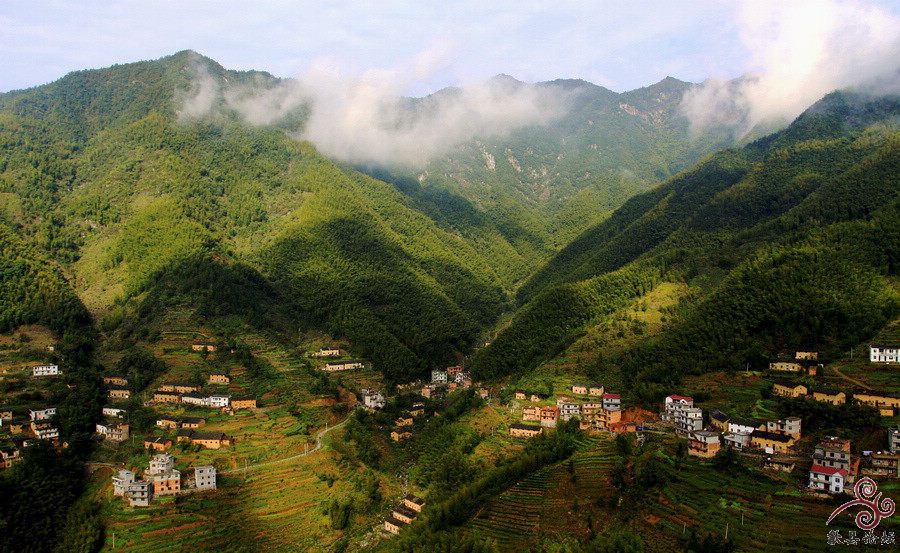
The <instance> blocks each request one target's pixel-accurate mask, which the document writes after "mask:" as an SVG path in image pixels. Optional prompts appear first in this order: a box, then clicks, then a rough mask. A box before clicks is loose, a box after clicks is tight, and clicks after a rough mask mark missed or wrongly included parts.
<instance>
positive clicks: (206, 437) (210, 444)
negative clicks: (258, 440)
mask: <svg viewBox="0 0 900 553" xmlns="http://www.w3.org/2000/svg"><path fill="white" fill-rule="evenodd" d="M233 443H234V438H232V437H231V436H228V435H226V434H223V433H222V432H199V431H197V430H194V431H193V433H192V434H191V444H192V445H202V446H203V447H205V448H207V449H219V448H220V447H223V446H229V445H232V444H233Z"/></svg>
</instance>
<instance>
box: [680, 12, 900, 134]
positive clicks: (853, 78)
mask: <svg viewBox="0 0 900 553" xmlns="http://www.w3.org/2000/svg"><path fill="white" fill-rule="evenodd" d="M736 17H737V22H738V27H739V28H740V37H739V38H740V40H741V41H742V42H743V43H744V44H745V46H746V47H747V49H748V51H749V52H750V55H751V59H750V65H751V66H752V67H754V68H757V70H756V71H755V72H754V73H753V74H752V75H750V76H747V77H744V78H742V79H738V80H734V81H727V80H721V79H709V80H707V81H706V82H704V83H703V85H702V86H700V87H698V88H696V89H694V90H693V91H691V92H690V93H689V94H687V95H686V96H685V98H684V100H683V102H682V108H683V110H684V112H685V113H686V114H687V115H688V117H689V118H690V119H691V122H692V124H693V126H694V128H695V129H703V128H707V127H710V126H719V125H721V126H726V127H731V128H732V129H733V130H734V131H735V132H736V134H738V135H742V134H745V133H747V132H748V131H750V130H751V129H752V128H753V127H754V126H756V125H759V124H763V125H766V124H773V123H779V122H784V121H786V120H790V119H792V118H794V117H796V116H797V115H799V114H800V113H801V112H802V111H803V110H804V109H805V108H807V107H808V106H809V105H811V104H812V103H814V102H815V101H816V100H818V99H819V98H821V97H822V96H824V95H825V94H827V93H828V92H831V91H832V90H835V89H841V88H849V87H858V88H862V89H864V90H865V89H868V90H870V91H872V92H875V93H898V92H900V19H898V18H897V17H893V16H892V15H891V14H890V13H887V12H886V11H884V10H883V9H881V8H879V7H876V6H872V5H867V4H865V3H861V2H856V1H846V0H814V1H791V2H783V1H777V2H760V1H755V0H753V1H746V2H744V3H743V4H742V5H741V6H740V8H739V9H738V11H737V15H736Z"/></svg>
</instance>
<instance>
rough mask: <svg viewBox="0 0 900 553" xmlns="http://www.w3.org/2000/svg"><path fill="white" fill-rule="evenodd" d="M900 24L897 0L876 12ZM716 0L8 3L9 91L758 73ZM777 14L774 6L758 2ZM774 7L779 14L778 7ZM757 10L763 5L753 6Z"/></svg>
mask: <svg viewBox="0 0 900 553" xmlns="http://www.w3.org/2000/svg"><path fill="white" fill-rule="evenodd" d="M865 3H866V4H874V5H876V6H879V7H881V8H882V9H884V10H886V11H887V12H889V13H893V14H897V13H898V12H900V10H898V3H900V0H895V1H888V0H884V1H869V2H865ZM741 5H743V6H744V7H746V2H744V3H742V2H725V1H715V0H680V1H674V2H673V1H656V2H650V1H639V0H627V1H597V2H585V1H582V2H568V1H554V2H529V1H525V0H519V1H513V2H505V1H490V2H485V1H483V0H480V1H477V2H476V1H461V2H428V1H422V0H418V1H413V2H396V1H386V0H383V1H380V2H377V1H376V2H325V1H317V2H288V1H262V0H260V1H256V2H247V3H244V2H237V1H234V2H211V1H193V2H191V1H156V2H149V1H143V2H137V1H122V2H100V1H83V2H80V3H78V5H77V7H76V5H75V4H74V3H71V2H63V1H39V0H3V2H2V3H0V91H6V90H10V89H15V88H23V87H28V86H34V85H38V84H42V83H45V82H49V81H52V80H54V79H56V78H59V77H60V76H62V75H63V74H65V73H67V72H69V71H72V70H76V69H84V68H95V67H104V66H107V65H111V64H114V63H123V62H129V61H136V60H141V59H152V58H158V57H161V56H164V55H167V54H171V53H173V52H176V51H178V50H183V49H187V48H190V49H194V50H197V51H199V52H200V53H202V54H205V55H207V56H209V57H212V58H213V59H215V60H217V61H219V62H220V63H222V64H223V65H225V66H226V67H229V68H233V69H251V68H252V69H262V70H267V71H270V72H272V73H274V74H276V75H279V76H294V75H298V74H302V73H305V72H307V71H308V70H309V69H310V68H312V67H327V68H331V69H333V70H335V71H339V72H341V73H342V74H346V75H351V76H352V75H359V74H363V73H365V72H367V71H373V70H392V71H396V70H397V69H398V68H400V69H406V70H409V71H412V72H413V73H414V74H415V78H413V79H410V81H409V82H408V83H406V84H405V85H404V86H405V87H406V88H407V89H408V90H406V92H409V93H423V92H429V91H432V90H434V89H437V88H440V87H442V86H445V85H448V84H456V83H465V82H471V81H474V80H480V79H483V78H486V77H489V76H491V75H495V74H497V73H501V72H503V73H509V74H511V75H513V76H515V77H518V78H520V79H523V80H527V81H536V80H546V79H553V78H557V77H579V78H584V79H587V80H590V81H592V82H595V83H598V84H602V85H605V86H607V87H609V88H612V89H613V90H627V89H631V88H636V87H639V86H642V85H646V84H650V83H653V82H656V81H658V80H660V79H661V78H663V77H665V76H666V75H672V76H675V77H679V78H682V79H685V80H691V81H702V80H703V79H705V78H706V77H709V76H715V77H733V76H737V75H740V74H743V73H745V72H748V71H752V70H757V69H759V68H758V67H755V65H754V64H756V63H757V58H758V56H755V55H754V53H753V52H752V51H751V50H752V48H750V47H748V43H747V40H746V37H745V39H744V40H741V39H740V38H739V35H740V34H741V33H740V31H741V25H742V20H741V18H740V17H739V16H738V12H739V11H740V6H741ZM757 5H758V6H760V7H759V9H762V10H764V9H766V7H765V6H766V4H765V3H757ZM773 5H774V4H773ZM754 9H756V8H754Z"/></svg>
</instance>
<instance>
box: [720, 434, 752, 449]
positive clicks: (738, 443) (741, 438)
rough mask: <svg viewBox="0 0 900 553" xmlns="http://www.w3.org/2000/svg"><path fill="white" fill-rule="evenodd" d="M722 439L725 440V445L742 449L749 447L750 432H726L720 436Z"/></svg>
mask: <svg viewBox="0 0 900 553" xmlns="http://www.w3.org/2000/svg"><path fill="white" fill-rule="evenodd" d="M722 439H723V440H724V441H725V445H727V446H729V447H733V448H734V449H742V450H743V449H747V448H748V447H750V434H743V433H738V432H726V433H725V434H724V435H723V436H722Z"/></svg>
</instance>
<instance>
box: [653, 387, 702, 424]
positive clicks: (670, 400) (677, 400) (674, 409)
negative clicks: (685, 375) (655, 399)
mask: <svg viewBox="0 0 900 553" xmlns="http://www.w3.org/2000/svg"><path fill="white" fill-rule="evenodd" d="M693 406H694V398H692V397H690V396H680V395H678V394H672V395H670V396H668V397H667V398H666V402H665V404H664V405H663V412H662V413H661V417H660V418H662V420H664V421H674V420H675V418H676V416H677V415H678V413H679V412H680V411H681V410H683V409H689V408H691V407H693Z"/></svg>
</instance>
